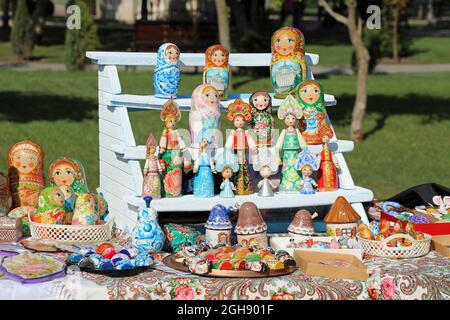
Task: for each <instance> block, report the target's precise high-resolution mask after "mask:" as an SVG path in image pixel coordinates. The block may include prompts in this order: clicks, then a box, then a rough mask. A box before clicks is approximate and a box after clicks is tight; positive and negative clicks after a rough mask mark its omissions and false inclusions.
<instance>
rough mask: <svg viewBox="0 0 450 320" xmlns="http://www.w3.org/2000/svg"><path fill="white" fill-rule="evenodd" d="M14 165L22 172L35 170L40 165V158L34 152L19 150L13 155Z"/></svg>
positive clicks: (26, 172)
mask: <svg viewBox="0 0 450 320" xmlns="http://www.w3.org/2000/svg"><path fill="white" fill-rule="evenodd" d="M12 159H13V163H14V167H16V169H17V171H19V173H22V174H28V173H31V172H33V170H34V169H35V168H37V166H38V165H39V158H38V156H37V154H35V153H34V152H30V151H27V150H19V151H16V152H14V153H13V155H12Z"/></svg>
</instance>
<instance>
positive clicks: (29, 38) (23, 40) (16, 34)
mask: <svg viewBox="0 0 450 320" xmlns="http://www.w3.org/2000/svg"><path fill="white" fill-rule="evenodd" d="M10 40H11V47H12V49H13V52H14V54H15V55H16V57H17V60H18V61H22V60H24V59H29V58H31V54H32V52H33V47H34V45H33V21H32V19H31V15H30V12H29V9H28V5H27V0H17V7H16V13H15V15H14V23H13V27H12V30H11V37H10Z"/></svg>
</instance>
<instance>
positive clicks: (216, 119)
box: [189, 84, 221, 156]
mask: <svg viewBox="0 0 450 320" xmlns="http://www.w3.org/2000/svg"><path fill="white" fill-rule="evenodd" d="M189 130H190V132H191V142H192V144H191V147H192V148H193V149H195V150H194V151H193V152H194V156H195V155H196V154H198V152H196V151H197V150H198V148H199V145H200V142H201V141H200V138H201V136H202V132H204V134H208V135H209V136H210V137H211V143H210V144H209V145H208V147H207V148H208V149H216V148H217V147H218V146H219V144H220V143H221V141H219V138H220V137H221V132H220V100H219V93H218V92H217V90H216V89H215V88H214V87H213V86H211V85H209V84H201V85H199V86H198V87H197V88H195V90H194V91H193V92H192V104H191V110H190V111H189ZM205 130H206V132H205Z"/></svg>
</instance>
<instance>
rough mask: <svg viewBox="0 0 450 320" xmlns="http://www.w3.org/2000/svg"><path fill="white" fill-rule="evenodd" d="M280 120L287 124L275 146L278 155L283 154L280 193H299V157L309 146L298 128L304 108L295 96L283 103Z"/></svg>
mask: <svg viewBox="0 0 450 320" xmlns="http://www.w3.org/2000/svg"><path fill="white" fill-rule="evenodd" d="M278 118H279V119H280V120H284V123H285V124H286V129H283V130H282V131H281V134H280V136H279V137H278V141H277V144H276V146H275V148H276V150H277V152H278V154H280V153H282V154H283V160H282V164H283V166H282V170H281V175H282V177H281V184H280V192H283V193H291V192H298V191H300V189H301V176H300V175H299V173H298V171H297V169H296V164H297V156H298V153H299V152H300V151H301V150H303V149H305V148H306V147H307V146H308V145H307V143H306V141H305V139H304V138H303V136H302V134H301V133H300V130H299V129H298V127H297V126H298V120H299V119H301V118H302V108H301V107H300V105H299V103H298V102H297V100H296V99H295V98H294V97H293V96H291V95H288V96H287V97H286V99H285V100H284V101H283V102H282V103H281V105H280V107H279V109H278ZM280 161H281V160H279V162H280Z"/></svg>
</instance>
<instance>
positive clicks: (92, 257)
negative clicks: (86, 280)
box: [89, 254, 103, 269]
mask: <svg viewBox="0 0 450 320" xmlns="http://www.w3.org/2000/svg"><path fill="white" fill-rule="evenodd" d="M89 260H91V261H92V263H93V264H94V267H95V268H96V269H98V266H99V265H100V263H101V262H102V260H103V257H102V256H101V255H99V254H92V255H90V256H89Z"/></svg>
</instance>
